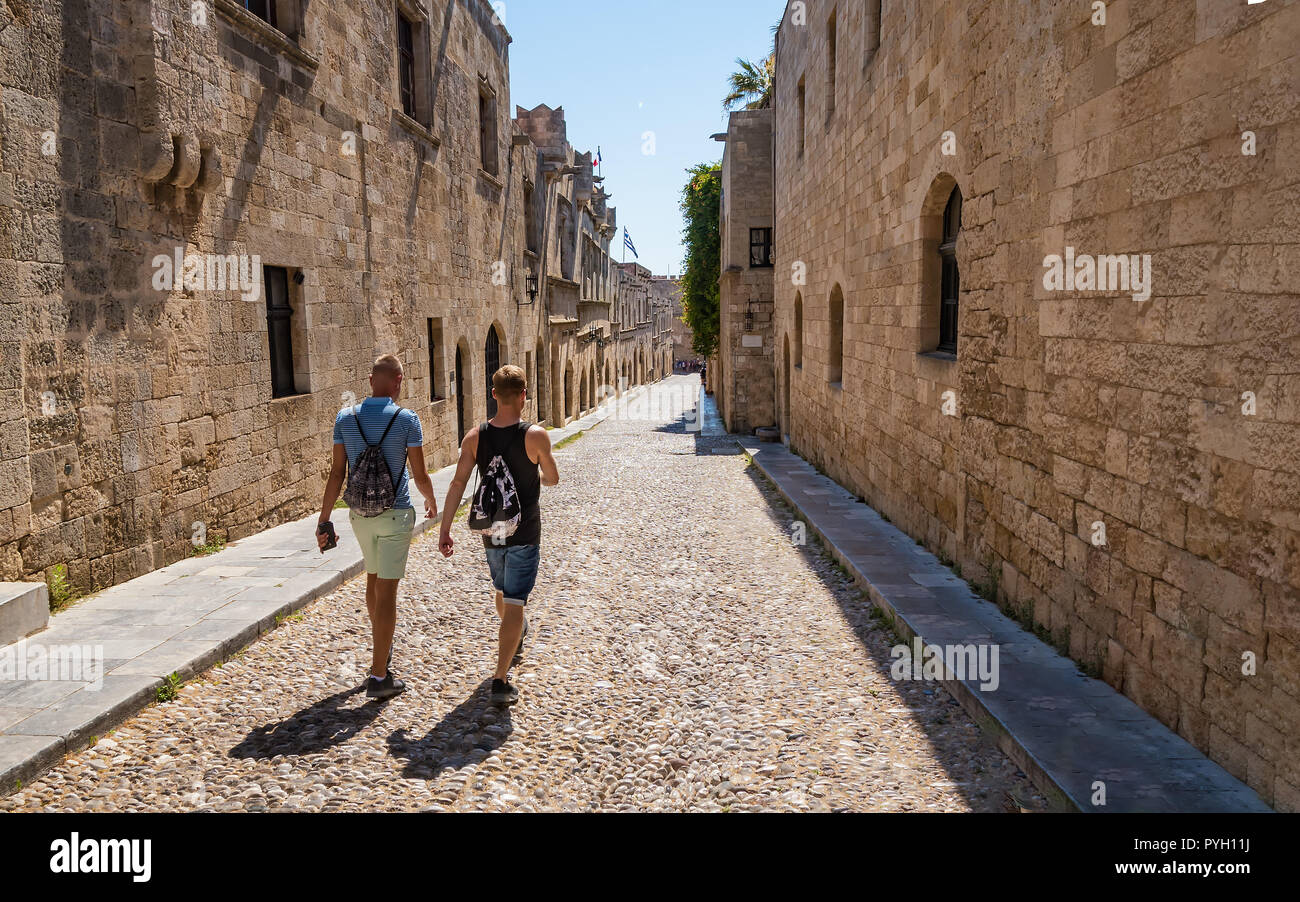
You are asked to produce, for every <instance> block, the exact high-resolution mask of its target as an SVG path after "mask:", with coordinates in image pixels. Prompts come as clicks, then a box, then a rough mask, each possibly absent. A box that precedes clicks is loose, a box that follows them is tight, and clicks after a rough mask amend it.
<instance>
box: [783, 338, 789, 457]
mask: <svg viewBox="0 0 1300 902" xmlns="http://www.w3.org/2000/svg"><path fill="white" fill-rule="evenodd" d="M781 381H782V389H781V433H782V434H783V435H789V434H790V334H789V333H788V332H787V333H786V336H785V351H784V352H783V353H782V355H781Z"/></svg>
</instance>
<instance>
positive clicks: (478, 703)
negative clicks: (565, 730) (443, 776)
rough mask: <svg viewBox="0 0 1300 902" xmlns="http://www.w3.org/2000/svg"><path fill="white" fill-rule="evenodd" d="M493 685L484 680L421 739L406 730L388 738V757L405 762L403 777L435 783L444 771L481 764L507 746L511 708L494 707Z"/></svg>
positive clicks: (510, 730)
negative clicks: (413, 737)
mask: <svg viewBox="0 0 1300 902" xmlns="http://www.w3.org/2000/svg"><path fill="white" fill-rule="evenodd" d="M491 686H492V681H491V680H484V681H483V682H482V683H480V684H479V685H478V686H477V687H476V688H475V690H474V691H473V692H472V693H470V696H469V698H467V699H465V701H463V702H461V703H460V704H459V705H457V706H456V707H455V708H453V709H452V710H451V711H448V712H447V715H446V716H445V717H443V719H442V720H440V721H439V722H438V724H437V726H435V727H433V728H432V729H431V730H429V732H428V733H426V734H425V735H424V736H423V737H422V738H420V739H412V738H410V736H409V735H408V733H407V731H406V730H405V729H401V730H394V731H393V732H392V733H391V734H390V735H389V737H388V752H389V754H390V755H392V756H393V757H394V758H405V759H406V767H405V768H403V770H402V776H403V777H406V778H408V779H415V780H432V779H433V778H435V777H437V776H438V775H439V774H440V773H442V772H443V771H444V770H455V769H457V768H461V767H464V766H465V765H466V764H469V763H477V762H479V761H482V760H483V759H484V758H486V757H487V756H488V755H489V754H491V753H492V752H494V751H495V750H497V749H499V748H500V747H501V746H502V745H504V744H505V741H506V739H507V738H509V736H510V733H511V732H512V731H513V730H514V726H513V724H512V723H511V720H510V709H509V708H508V707H505V706H497V705H493V704H492V702H491V697H490V690H491Z"/></svg>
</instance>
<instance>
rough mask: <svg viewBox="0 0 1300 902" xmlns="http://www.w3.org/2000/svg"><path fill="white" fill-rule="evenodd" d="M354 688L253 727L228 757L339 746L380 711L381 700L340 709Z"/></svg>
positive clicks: (306, 752) (271, 755)
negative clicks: (266, 723)
mask: <svg viewBox="0 0 1300 902" xmlns="http://www.w3.org/2000/svg"><path fill="white" fill-rule="evenodd" d="M362 691H364V690H363V687H361V686H357V687H354V688H352V689H346V690H344V691H343V692H336V693H335V694H334V695H331V696H329V697H328V698H324V699H321V700H320V701H318V702H316V703H315V704H314V705H312V706H311V707H309V708H303V709H302V710H301V711H299V712H298V713H297V714H294V715H293V716H292V717H290V718H288V719H287V720H282V721H280V722H279V723H275V724H269V725H267V726H262V727H257V728H255V729H254V730H253V731H252V732H250V733H249V734H248V735H247V736H245V737H244V738H243V740H241V741H240V743H239V744H238V745H237V746H235V747H234V748H232V749H231V750H230V757H231V758H274V757H275V756H276V755H310V754H312V753H313V752H323V751H325V750H326V749H328V748H330V747H332V746H335V745H339V744H340V743H343V742H346V741H347V740H349V739H351V738H352V737H353V736H355V735H356V734H357V733H359V732H361V730H363V729H364V728H365V727H366V726H367V725H369V724H370V723H371V722H373V721H374V719H375V718H376V717H378V716H379V713H380V712H381V711H383V710H384V703H383V702H382V701H372V702H368V703H367V704H364V705H361V706H360V707H343V703H344V702H345V701H346V700H347V699H348V698H349V697H350V696H353V695H356V694H357V693H359V692H362Z"/></svg>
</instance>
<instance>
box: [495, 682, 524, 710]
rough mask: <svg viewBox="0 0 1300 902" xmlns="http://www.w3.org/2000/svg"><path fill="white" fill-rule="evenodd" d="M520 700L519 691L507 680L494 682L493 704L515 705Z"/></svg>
mask: <svg viewBox="0 0 1300 902" xmlns="http://www.w3.org/2000/svg"><path fill="white" fill-rule="evenodd" d="M518 700H519V690H518V689H516V688H515V687H514V686H511V685H510V684H509V683H507V682H506V681H505V680H498V679H493V680H492V704H494V705H513V704H514V703H515V702H517V701H518Z"/></svg>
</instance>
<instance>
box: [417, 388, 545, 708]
mask: <svg viewBox="0 0 1300 902" xmlns="http://www.w3.org/2000/svg"><path fill="white" fill-rule="evenodd" d="M492 397H493V398H495V399H496V402H497V415H496V416H494V417H493V418H492V419H491V420H488V421H487V422H486V423H483V424H482V425H480V426H476V427H475V428H473V429H471V430H470V431H469V434H468V435H466V436H465V440H464V441H463V442H461V445H460V459H459V460H458V461H457V462H456V475H455V476H454V477H453V478H452V480H451V486H450V487H449V488H448V489H447V504H446V506H445V507H444V508H443V511H442V529H441V531H440V532H439V535H438V549H439V550H440V551H441V552H442V554H443V556H444V557H451V555H452V554H453V552H454V550H455V542H453V541H452V538H451V524H452V521H453V520H454V519H455V517H456V511H457V509H458V508H459V507H460V500H461V497H462V496H463V495H464V494H465V487H466V486H467V485H468V484H469V476H470V473H471V472H472V471H473V470H474V467H475V465H478V467H479V470H480V477H481V476H482V471H483V468H484V467H486V465H487V462H489V461H491V460H492V458H493V457H495V456H498V455H499V456H500V457H501V459H502V460H503V461H504V462H505V465H506V468H507V469H508V470H509V471H510V476H511V478H512V479H513V480H514V483H515V490H516V491H517V492H518V494H519V525H518V526H517V527H516V528H515V531H514V533H513V534H512V535H510V536H507V537H500V536H484V537H483V547H484V549H485V552H486V554H487V560H488V569H489V570H490V571H491V573H492V583H493V585H494V586H495V588H496V597H495V601H496V608H497V614H498V615H499V616H500V617H501V629H500V631H499V633H498V640H499V643H500V644H499V647H498V649H497V664H496V672H495V673H494V674H493V679H492V701H493V703H495V704H510V703H512V702H514V701H515V700H516V699H518V697H519V691H518V690H517V689H515V687H514V686H512V685H510V683H509V682H508V681H507V680H506V676H507V675H508V673H509V671H510V665H511V664H512V663H516V664H517V663H518V662H519V660H520V659H521V657H522V655H523V651H524V636H525V635H527V631H528V621H527V620H526V619H525V618H524V606H525V605H527V604H528V595H529V593H530V592H532V590H533V585H534V584H535V583H536V581H537V563H538V560H539V558H540V552H541V542H542V511H541V505H540V500H541V494H542V486H544V485H558V484H559V482H560V471H559V469H558V468H557V467H556V464H555V457H554V456H553V455H552V454H551V437H550V435H549V434H548V433H547V432H546V430H545V429H543V428H542V427H541V426H536V425H533V424H531V423H525V422H523V418H522V415H523V409H524V405H525V404H526V403H527V401H528V381H527V379H526V378H525V376H524V371H523V370H521V369H520V368H519V367H517V366H510V365H507V366H503V367H501V369H499V370H497V371H496V373H495V374H493V376H492Z"/></svg>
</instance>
